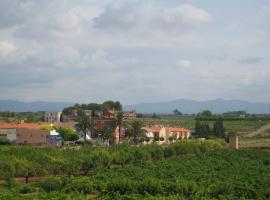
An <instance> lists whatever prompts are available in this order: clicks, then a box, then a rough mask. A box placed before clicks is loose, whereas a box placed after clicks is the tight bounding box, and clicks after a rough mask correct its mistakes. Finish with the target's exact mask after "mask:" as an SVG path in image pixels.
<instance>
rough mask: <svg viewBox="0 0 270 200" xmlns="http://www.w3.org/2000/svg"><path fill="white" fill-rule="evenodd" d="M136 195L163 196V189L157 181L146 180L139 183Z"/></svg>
mask: <svg viewBox="0 0 270 200" xmlns="http://www.w3.org/2000/svg"><path fill="white" fill-rule="evenodd" d="M138 193H139V194H141V195H146V194H151V195H157V194H163V187H162V185H161V183H160V181H159V180H157V179H146V180H144V181H142V182H140V183H139V185H138Z"/></svg>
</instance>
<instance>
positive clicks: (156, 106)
mask: <svg viewBox="0 0 270 200" xmlns="http://www.w3.org/2000/svg"><path fill="white" fill-rule="evenodd" d="M72 105H74V103H72V102H46V101H35V102H22V101H14V100H0V111H13V112H37V111H62V110H63V108H65V107H68V106H72ZM175 109H178V110H179V111H181V112H182V113H186V114H193V113H198V112H201V111H203V110H210V111H211V112H214V113H224V112H228V111H240V110H241V111H246V112H248V113H258V114H270V103H255V102H248V101H241V100H224V99H215V100H208V101H195V100H190V99H177V100H173V101H168V102H156V103H141V104H135V105H126V106H124V110H125V111H129V110H136V111H137V112H138V113H159V114H161V113H164V114H169V113H173V110H175Z"/></svg>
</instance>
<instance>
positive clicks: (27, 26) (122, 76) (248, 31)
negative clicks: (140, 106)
mask: <svg viewBox="0 0 270 200" xmlns="http://www.w3.org/2000/svg"><path fill="white" fill-rule="evenodd" d="M269 22H270V1H269V0H218V1H217V0H46V1H44V0H12V1H11V0H0V99H13V100H22V101H39V100H42V101H68V102H70V101H71V102H84V103H89V102H102V101H105V100H108V99H112V100H119V101H121V102H122V103H124V104H134V103H141V102H159V101H167V100H173V99H178V98H185V99H194V100H207V99H216V98H224V99H241V100H248V101H258V102H270V89H269V88H270V57H269V55H270V23H269Z"/></svg>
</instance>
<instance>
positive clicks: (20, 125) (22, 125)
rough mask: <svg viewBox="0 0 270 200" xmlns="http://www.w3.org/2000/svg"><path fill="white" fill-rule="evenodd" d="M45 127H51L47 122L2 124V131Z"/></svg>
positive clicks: (0, 127) (0, 124)
mask: <svg viewBox="0 0 270 200" xmlns="http://www.w3.org/2000/svg"><path fill="white" fill-rule="evenodd" d="M44 125H50V124H49V123H47V122H38V123H0V129H19V128H22V129H41V127H42V126H44Z"/></svg>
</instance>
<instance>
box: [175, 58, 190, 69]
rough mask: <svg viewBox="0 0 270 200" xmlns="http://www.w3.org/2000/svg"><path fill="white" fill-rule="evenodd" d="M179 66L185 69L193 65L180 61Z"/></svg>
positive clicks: (186, 61) (187, 61)
mask: <svg viewBox="0 0 270 200" xmlns="http://www.w3.org/2000/svg"><path fill="white" fill-rule="evenodd" d="M177 65H178V66H179V67H183V68H190V67H191V66H192V64H191V62H190V61H189V60H179V61H178V62H177Z"/></svg>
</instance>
